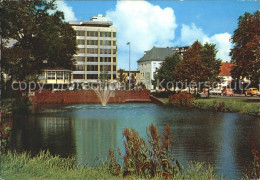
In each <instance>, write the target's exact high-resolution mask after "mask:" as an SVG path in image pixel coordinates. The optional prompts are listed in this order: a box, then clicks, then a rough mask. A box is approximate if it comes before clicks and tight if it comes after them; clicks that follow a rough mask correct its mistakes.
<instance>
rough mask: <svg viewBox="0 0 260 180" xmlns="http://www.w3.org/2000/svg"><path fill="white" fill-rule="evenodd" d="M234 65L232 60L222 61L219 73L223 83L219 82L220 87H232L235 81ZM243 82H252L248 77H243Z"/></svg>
mask: <svg viewBox="0 0 260 180" xmlns="http://www.w3.org/2000/svg"><path fill="white" fill-rule="evenodd" d="M233 67H234V64H233V63H230V62H222V63H221V66H220V73H219V75H218V77H219V78H221V83H219V84H218V87H219V88H224V87H226V88H231V87H232V86H231V84H232V81H233V78H232V76H231V70H232V68H233ZM243 83H247V84H248V83H250V80H248V79H247V78H243Z"/></svg>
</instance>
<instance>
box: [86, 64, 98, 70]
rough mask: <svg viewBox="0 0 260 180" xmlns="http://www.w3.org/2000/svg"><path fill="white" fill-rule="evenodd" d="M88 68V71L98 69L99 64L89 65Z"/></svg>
mask: <svg viewBox="0 0 260 180" xmlns="http://www.w3.org/2000/svg"><path fill="white" fill-rule="evenodd" d="M87 70H88V71H98V66H97V65H88V66H87Z"/></svg>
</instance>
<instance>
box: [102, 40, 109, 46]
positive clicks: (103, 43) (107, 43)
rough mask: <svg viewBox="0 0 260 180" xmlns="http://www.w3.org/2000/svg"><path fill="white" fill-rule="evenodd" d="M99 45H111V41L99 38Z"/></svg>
mask: <svg viewBox="0 0 260 180" xmlns="http://www.w3.org/2000/svg"><path fill="white" fill-rule="evenodd" d="M100 45H101V46H111V41H106V40H101V41H100Z"/></svg>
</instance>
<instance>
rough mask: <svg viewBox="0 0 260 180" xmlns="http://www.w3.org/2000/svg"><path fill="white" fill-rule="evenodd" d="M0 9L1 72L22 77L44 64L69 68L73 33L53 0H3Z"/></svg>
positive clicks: (38, 71) (72, 49)
mask: <svg viewBox="0 0 260 180" xmlns="http://www.w3.org/2000/svg"><path fill="white" fill-rule="evenodd" d="M1 12H2V14H1V16H2V17H1V18H2V25H1V26H2V29H1V36H2V38H3V46H2V51H3V53H2V70H3V71H4V72H5V73H8V74H9V75H11V76H12V78H14V79H17V80H24V79H25V78H26V77H27V76H28V75H34V74H38V73H40V72H41V69H43V68H46V67H63V68H66V69H73V67H74V60H73V55H74V54H76V50H77V48H76V33H75V31H74V30H73V28H72V27H71V26H70V25H69V24H68V23H66V22H64V14H63V12H60V11H56V5H55V2H54V1H45V0H34V1H22V0H19V1H3V2H2V3H1ZM50 12H52V13H50Z"/></svg>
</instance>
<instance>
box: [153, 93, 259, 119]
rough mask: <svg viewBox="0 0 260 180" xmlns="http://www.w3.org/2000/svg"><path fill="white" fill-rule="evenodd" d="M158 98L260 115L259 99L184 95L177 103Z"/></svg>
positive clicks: (205, 108) (190, 106) (200, 107)
mask: <svg viewBox="0 0 260 180" xmlns="http://www.w3.org/2000/svg"><path fill="white" fill-rule="evenodd" d="M172 98H173V97H172ZM177 98H179V97H177ZM158 99H160V100H161V101H162V102H164V103H165V104H166V105H173V106H185V107H188V108H197V109H202V110H211V111H219V112H232V113H240V114H249V115H254V116H260V103H259V100H258V99H245V98H222V97H209V98H193V97H192V98H189V97H188V99H187V98H186V97H184V98H182V99H180V98H179V99H178V100H177V102H175V103H173V102H172V100H171V98H170V97H169V98H158ZM169 100H170V101H169Z"/></svg>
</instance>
